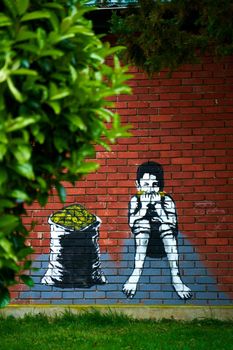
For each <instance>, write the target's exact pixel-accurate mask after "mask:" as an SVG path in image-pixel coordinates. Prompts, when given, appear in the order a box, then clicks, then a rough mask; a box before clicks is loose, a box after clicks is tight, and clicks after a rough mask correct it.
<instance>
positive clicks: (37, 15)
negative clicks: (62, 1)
mask: <svg viewBox="0 0 233 350" xmlns="http://www.w3.org/2000/svg"><path fill="white" fill-rule="evenodd" d="M42 18H50V12H49V11H34V12H30V13H26V14H25V15H24V16H23V17H22V18H21V22H26V21H32V20H35V19H42Z"/></svg>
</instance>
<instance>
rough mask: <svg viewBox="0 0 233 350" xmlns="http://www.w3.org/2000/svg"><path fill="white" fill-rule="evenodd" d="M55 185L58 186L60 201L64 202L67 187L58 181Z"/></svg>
mask: <svg viewBox="0 0 233 350" xmlns="http://www.w3.org/2000/svg"><path fill="white" fill-rule="evenodd" d="M55 186H56V189H57V193H58V195H59V198H60V201H61V202H62V203H65V201H66V189H65V187H64V186H63V185H62V184H60V183H56V185H55Z"/></svg>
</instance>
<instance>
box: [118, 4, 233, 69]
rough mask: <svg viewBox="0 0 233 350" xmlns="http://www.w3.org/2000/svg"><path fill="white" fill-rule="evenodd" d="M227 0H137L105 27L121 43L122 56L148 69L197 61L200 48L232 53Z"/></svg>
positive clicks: (232, 29) (231, 13)
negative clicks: (124, 49)
mask: <svg viewBox="0 0 233 350" xmlns="http://www.w3.org/2000/svg"><path fill="white" fill-rule="evenodd" d="M232 17H233V4H232V1H231V0H221V1H220V0H216V1H213V0H196V1H193V0H156V1H154V0H139V1H138V5H137V6H131V7H129V9H128V10H127V11H126V12H124V13H123V12H122V13H121V15H119V14H118V15H117V14H116V13H113V16H112V19H111V30H112V32H113V33H114V34H116V35H117V37H118V39H120V40H119V42H121V43H122V44H123V45H125V46H126V47H127V50H126V51H124V56H125V58H126V60H127V61H128V62H130V63H131V64H134V65H136V66H138V67H140V68H142V69H143V70H145V71H146V72H148V73H149V74H152V73H154V72H158V71H160V70H162V69H164V68H169V69H170V70H171V71H172V70H174V69H176V68H177V67H178V66H179V65H182V64H184V63H195V62H199V58H200V53H202V54H203V53H205V52H207V51H209V50H211V52H212V54H213V55H216V56H225V55H231V54H233V21H232Z"/></svg>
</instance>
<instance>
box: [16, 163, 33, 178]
mask: <svg viewBox="0 0 233 350" xmlns="http://www.w3.org/2000/svg"><path fill="white" fill-rule="evenodd" d="M12 169H14V170H15V171H16V172H17V173H18V174H20V175H22V176H23V177H25V178H26V179H28V180H34V179H35V175H34V172H33V168H32V165H31V164H30V163H24V164H15V165H13V166H12Z"/></svg>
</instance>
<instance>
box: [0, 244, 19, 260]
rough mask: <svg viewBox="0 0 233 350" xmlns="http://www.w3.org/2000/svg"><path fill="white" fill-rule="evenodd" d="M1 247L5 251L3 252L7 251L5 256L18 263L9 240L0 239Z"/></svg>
mask: <svg viewBox="0 0 233 350" xmlns="http://www.w3.org/2000/svg"><path fill="white" fill-rule="evenodd" d="M0 247H1V248H2V249H3V251H5V255H6V256H7V257H8V258H10V259H12V258H13V259H14V260H15V261H17V259H15V256H14V252H13V246H12V243H11V242H10V241H9V240H8V239H7V238H1V239H0Z"/></svg>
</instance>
